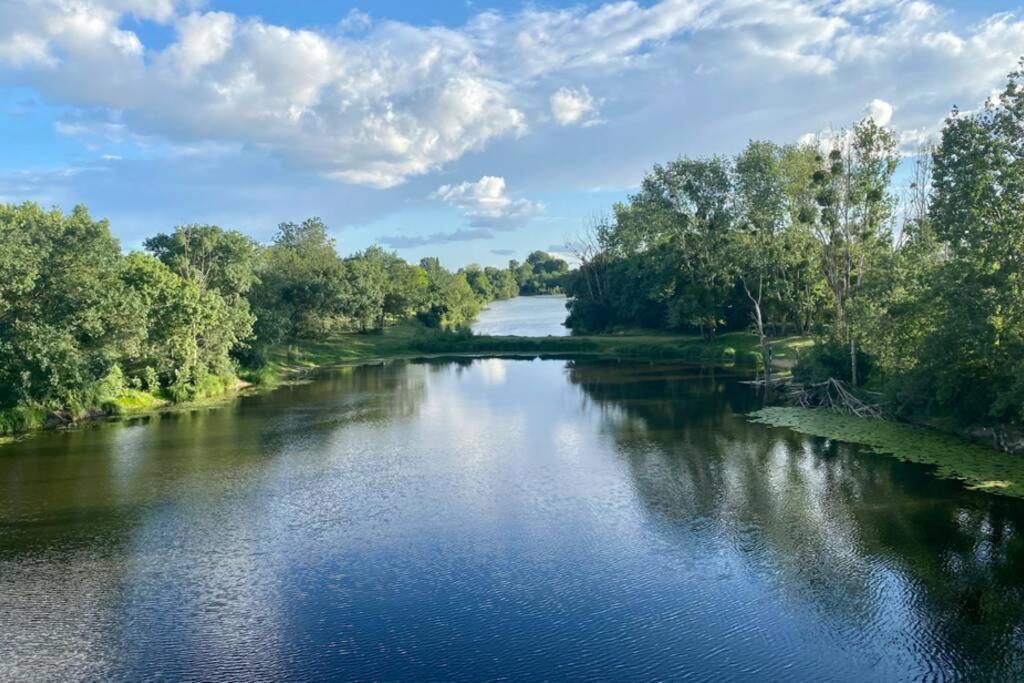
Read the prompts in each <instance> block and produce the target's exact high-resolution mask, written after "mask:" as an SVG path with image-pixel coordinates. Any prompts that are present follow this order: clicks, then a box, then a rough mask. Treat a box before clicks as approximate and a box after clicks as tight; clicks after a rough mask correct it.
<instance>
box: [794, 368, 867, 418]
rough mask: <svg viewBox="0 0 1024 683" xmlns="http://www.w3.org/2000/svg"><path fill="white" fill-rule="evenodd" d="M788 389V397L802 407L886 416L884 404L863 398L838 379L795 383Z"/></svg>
mask: <svg viewBox="0 0 1024 683" xmlns="http://www.w3.org/2000/svg"><path fill="white" fill-rule="evenodd" d="M787 389H788V391H787V396H786V397H787V398H788V399H789V401H790V402H791V403H793V405H796V406H799V407H801V408H825V409H827V410H833V411H835V412H837V413H845V414H847V415H855V416H857V417H867V418H871V419H875V420H881V419H884V418H885V411H884V410H882V406H880V405H879V404H877V403H868V402H867V401H865V400H863V399H861V398H860V397H859V396H857V395H855V394H854V393H853V392H852V391H851V390H850V389H849V388H848V387H847V386H846V385H845V384H844V383H843V382H841V381H840V380H837V379H832V378H829V379H827V380H825V381H824V382H818V383H816V384H802V385H801V384H793V385H790V386H789V387H787Z"/></svg>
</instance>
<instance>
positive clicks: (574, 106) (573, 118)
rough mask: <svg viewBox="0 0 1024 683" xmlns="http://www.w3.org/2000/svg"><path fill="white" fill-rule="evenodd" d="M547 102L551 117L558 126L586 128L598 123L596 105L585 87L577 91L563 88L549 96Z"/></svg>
mask: <svg viewBox="0 0 1024 683" xmlns="http://www.w3.org/2000/svg"><path fill="white" fill-rule="evenodd" d="M549 102H550V104H551V116H553V117H554V119H555V121H556V122H558V124H559V125H560V126H570V125H573V124H577V123H579V124H582V125H584V126H586V125H593V124H594V123H597V122H598V119H597V118H595V116H596V114H597V103H596V102H595V101H594V97H593V96H592V95H591V94H590V91H589V90H587V86H585V85H584V86H581V87H580V88H578V89H576V88H567V87H564V86H563V87H561V88H559V89H558V90H557V91H556V92H555V93H553V94H552V95H551V97H550V99H549Z"/></svg>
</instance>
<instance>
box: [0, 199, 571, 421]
mask: <svg viewBox="0 0 1024 683" xmlns="http://www.w3.org/2000/svg"><path fill="white" fill-rule="evenodd" d="M567 270H568V266H567V265H566V264H565V262H564V261H561V260H559V259H555V258H554V257H551V256H550V255H548V254H545V253H544V252H534V253H533V254H530V256H529V257H528V258H527V259H526V261H525V262H524V263H521V264H520V263H518V262H516V261H512V262H510V264H509V267H508V268H504V269H500V268H492V267H488V268H480V267H479V266H476V265H473V266H468V267H466V268H463V269H461V270H459V271H458V272H452V271H449V270H447V269H445V268H444V267H442V266H441V264H440V262H439V261H438V259H436V258H425V259H423V260H422V261H421V262H420V263H418V264H410V263H407V262H406V261H404V260H403V259H401V258H400V257H398V256H397V255H396V254H394V253H390V252H387V251H385V250H384V249H382V248H380V247H377V246H373V247H370V248H368V249H366V250H364V251H361V252H359V253H356V254H353V255H351V256H348V257H342V256H341V255H340V254H339V253H338V251H337V249H336V245H335V242H334V240H333V239H332V238H331V236H330V234H329V231H328V229H327V226H326V225H324V223H323V222H322V221H321V220H319V219H316V218H311V219H308V220H305V221H303V222H301V223H282V224H281V225H280V226H279V228H278V230H277V233H276V235H275V237H274V239H273V241H272V243H271V244H269V245H266V246H262V245H259V244H257V243H256V242H255V241H254V240H253V239H251V238H250V237H248V236H246V235H244V234H242V233H240V232H237V231H234V230H225V229H222V228H220V227H217V226H213V225H184V226H180V227H177V228H175V229H174V230H173V231H171V232H169V233H166V234H158V235H155V236H153V237H151V238H149V239H147V240H145V242H144V250H143V251H139V252H131V253H123V252H122V250H121V247H120V245H119V243H118V241H117V240H116V239H115V238H114V237H113V236H112V234H111V232H110V228H109V225H108V223H107V221H105V220H95V219H94V218H92V217H91V216H90V215H89V212H88V211H87V209H86V208H84V207H81V206H79V207H76V208H75V209H74V210H73V211H71V212H70V213H68V214H64V213H63V212H61V211H60V210H59V209H53V210H44V209H42V208H41V207H40V206H38V205H37V204H34V203H24V204H20V205H10V204H8V205H0V418H3V419H0V433H2V432H4V431H16V430H17V429H18V428H19V426H21V427H24V426H25V425H19V424H18V421H19V419H20V420H22V421H24V420H25V419H27V417H26V416H25V415H26V414H25V413H24V411H30V412H31V411H36V412H38V411H65V412H67V413H69V414H71V415H77V414H80V413H81V412H83V411H85V410H87V409H90V408H94V407H97V406H102V405H103V404H104V402H109V401H110V399H111V398H113V397H116V396H118V395H120V394H123V393H124V392H125V391H130V390H137V391H143V392H148V393H150V394H155V395H158V396H161V397H163V398H166V399H168V400H172V401H176V402H181V401H191V400H196V399H201V398H204V397H207V396H211V395H214V394H217V393H221V392H223V391H224V390H225V389H226V388H228V387H229V386H230V385H232V384H233V383H234V382H235V381H236V373H237V371H238V370H239V368H242V367H248V368H253V367H259V366H261V365H262V364H263V363H264V362H265V360H266V353H267V350H268V349H269V348H270V347H272V346H274V345H276V344H281V343H285V342H288V341H290V340H296V339H322V338H326V337H329V336H331V335H333V334H336V333H338V332H343V331H352V330H357V331H373V330H381V329H383V328H384V327H385V326H387V325H391V324H393V323H395V322H398V321H401V320H406V319H410V318H415V319H417V320H419V321H420V322H421V323H422V324H423V325H425V326H427V327H433V328H457V327H461V326H465V325H468V324H469V323H470V322H471V321H472V320H473V318H474V317H475V316H476V315H477V313H478V312H479V311H480V309H481V307H482V306H483V305H484V304H486V303H487V302H488V301H490V300H492V299H501V298H508V297H512V296H517V295H518V294H519V293H520V292H523V293H527V294H529V293H537V292H541V291H550V290H554V289H557V288H558V287H559V286H560V282H561V280H560V278H562V277H564V275H565V273H566V271H567ZM19 416H20V417H19Z"/></svg>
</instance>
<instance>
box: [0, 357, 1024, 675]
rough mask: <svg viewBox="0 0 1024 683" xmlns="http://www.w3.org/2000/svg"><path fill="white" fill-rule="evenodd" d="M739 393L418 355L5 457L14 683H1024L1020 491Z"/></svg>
mask: <svg viewBox="0 0 1024 683" xmlns="http://www.w3.org/2000/svg"><path fill="white" fill-rule="evenodd" d="M756 407H758V399H757V397H756V396H755V395H754V394H753V393H752V392H751V391H750V389H749V388H748V387H747V386H745V385H742V384H739V383H738V382H737V377H736V376H734V375H731V374H729V373H726V372H723V371H720V370H712V369H702V368H695V367H686V366H679V365H650V364H646V363H644V364H627V363H622V364H619V363H608V362H596V361H591V362H583V361H577V362H571V361H564V360H559V361H556V360H498V359H475V360H467V361H461V362H455V361H451V360H446V361H431V362H403V361H394V362H389V363H384V364H379V365H372V366H363V367H354V368H345V369H341V370H335V371H330V372H324V373H322V374H321V375H319V376H318V377H316V378H315V379H314V380H313V381H311V382H308V383H305V384H300V385H295V386H287V387H283V388H281V389H278V390H276V391H274V392H271V393H266V394H262V395H255V396H248V397H244V398H241V399H239V400H238V401H236V402H235V403H233V404H231V405H230V406H227V407H223V408H220V409H214V410H203V411H196V412H192V413H181V414H170V415H165V416H162V417H153V418H148V419H140V420H135V421H130V422H117V423H109V424H101V425H94V426H91V427H87V428H83V429H79V430H74V431H68V432H63V433H49V434H42V435H39V436H36V437H34V438H30V439H27V440H25V441H22V442H19V443H16V444H13V445H8V446H5V447H2V448H0V633H3V636H4V637H3V638H2V639H0V680H12V681H14V680H17V681H23V680H24V681H28V680H64V681H68V680H90V681H91V680H107V679H115V680H129V681H135V680H151V679H162V680H196V679H203V680H252V679H260V680H280V681H285V680H324V679H328V678H334V679H361V680H371V679H385V680H428V679H432V680H438V679H444V680H470V679H472V680H482V679H493V678H498V677H507V678H511V679H517V680H521V679H584V678H587V679H603V680H614V679H619V680H637V679H674V680H678V679H682V678H684V677H693V678H695V679H697V680H751V681H765V680H808V681H821V680H836V681H866V680H872V681H874V680H911V679H930V680H942V679H961V680H995V679H999V680H1010V679H1014V678H1016V679H1017V680H1020V677H1021V675H1022V674H1024V599H1022V598H1024V595H1022V593H1024V535H1022V531H1024V503H1022V502H1021V501H1017V500H1013V499H1008V498H1000V497H995V496H991V495H987V494H982V493H978V492H972V491H967V490H964V488H963V487H962V486H961V485H959V484H957V483H956V482H952V481H948V480H941V479H936V478H934V477H932V476H931V475H930V474H929V471H928V469H927V468H925V467H922V466H917V465H913V464H908V463H902V462H898V461H896V460H893V459H890V458H887V457H883V456H877V455H871V454H868V453H863V452H858V451H857V449H855V448H853V447H849V446H846V445H843V444H839V443H834V442H827V441H824V440H821V439H816V438H810V437H804V436H801V435H798V434H795V433H792V432H789V431H786V430H779V429H774V428H770V427H765V426H761V425H756V424H751V423H749V422H748V421H747V420H746V419H745V418H744V414H745V413H747V412H748V411H750V410H752V409H754V408H756Z"/></svg>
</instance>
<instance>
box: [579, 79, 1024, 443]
mask: <svg viewBox="0 0 1024 683" xmlns="http://www.w3.org/2000/svg"><path fill="white" fill-rule="evenodd" d="M1022 83H1024V75H1022V73H1021V72H1014V73H1012V74H1011V75H1010V77H1009V80H1008V83H1007V85H1006V87H1005V89H1004V90H1003V91H1002V93H1001V94H1000V95H999V96H998V97H994V98H992V99H991V100H990V101H989V102H988V103H987V104H986V105H985V106H984V107H983V108H982V109H980V110H978V111H976V112H972V113H963V112H960V111H957V110H955V109H954V110H953V111H952V113H951V114H950V115H949V117H948V118H947V119H946V121H945V123H944V126H943V129H942V133H941V140H940V142H939V143H938V144H937V145H936V146H934V148H931V149H928V150H924V151H923V152H922V153H921V154H919V155H917V156H916V158H915V160H914V161H913V163H912V164H910V165H911V166H912V169H911V172H910V176H911V177H910V178H909V181H908V182H905V183H903V187H902V188H899V183H897V182H894V175H895V174H896V173H897V169H898V166H899V165H900V160H901V155H900V152H899V147H898V139H897V136H896V133H895V132H894V131H893V130H890V129H888V128H885V127H883V126H880V125H878V124H877V123H876V122H875V121H873V120H872V119H870V118H868V119H865V120H863V121H861V122H859V123H857V124H856V125H854V126H852V127H851V128H850V129H849V130H843V131H838V132H836V133H835V134H833V135H830V136H827V137H824V138H823V139H818V140H815V141H814V142H810V143H807V144H793V145H778V144H775V143H772V142H765V141H752V142H750V143H749V144H748V145H747V146H746V148H745V149H744V150H743V151H742V152H740V153H739V154H738V155H736V156H735V157H725V156H712V157H706V158H680V159H677V160H675V161H672V162H670V163H667V164H664V165H658V166H655V167H654V168H653V170H652V171H650V172H649V173H648V174H647V176H646V177H645V178H644V181H643V184H642V186H641V187H640V189H639V191H638V192H637V193H635V194H634V195H632V196H630V197H629V198H628V201H625V202H623V203H619V204H616V205H615V206H614V209H613V213H612V215H611V216H610V217H607V218H602V219H599V220H597V221H595V223H594V225H593V226H592V227H593V229H592V230H591V231H589V234H588V235H586V236H584V238H583V239H581V240H580V241H579V242H578V243H577V245H576V247H575V251H576V255H577V257H578V258H579V260H580V263H581V266H580V268H579V269H578V271H575V275H574V277H573V278H572V279H571V280H570V282H569V283H568V293H569V294H570V296H571V297H572V299H571V300H570V303H569V319H568V323H567V324H568V325H569V326H570V327H572V328H573V329H574V330H581V331H606V330H611V329H615V328H629V327H645V328H663V329H671V330H687V331H693V332H699V333H701V334H703V335H704V336H705V337H710V336H713V335H715V334H716V333H717V332H718V331H720V330H739V329H751V328H752V329H753V330H754V332H756V333H757V334H758V336H759V337H760V339H761V344H762V347H763V349H764V351H765V353H766V354H767V353H769V351H770V341H771V338H772V337H777V336H779V335H783V334H808V333H813V334H815V335H816V336H817V337H818V343H816V344H815V346H814V348H813V349H812V350H811V351H810V352H808V353H807V354H805V355H804V357H803V358H802V360H801V362H800V364H799V366H798V367H797V375H798V376H799V377H801V378H803V379H805V380H808V381H812V380H820V379H822V378H826V377H834V378H837V379H841V380H844V381H846V382H848V383H849V384H851V385H853V386H855V387H864V388H867V389H873V390H876V391H878V392H881V393H882V394H883V395H884V400H885V403H886V405H887V406H888V407H889V408H890V409H891V410H892V411H894V412H895V413H897V414H901V415H904V416H908V417H915V418H924V419H928V420H932V421H939V422H947V421H949V422H952V423H953V424H957V425H974V426H978V425H983V426H986V425H987V426H996V427H999V426H1007V425H1017V426H1020V425H1024V210H1022V209H1024V127H1022V122H1024V90H1022Z"/></svg>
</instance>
